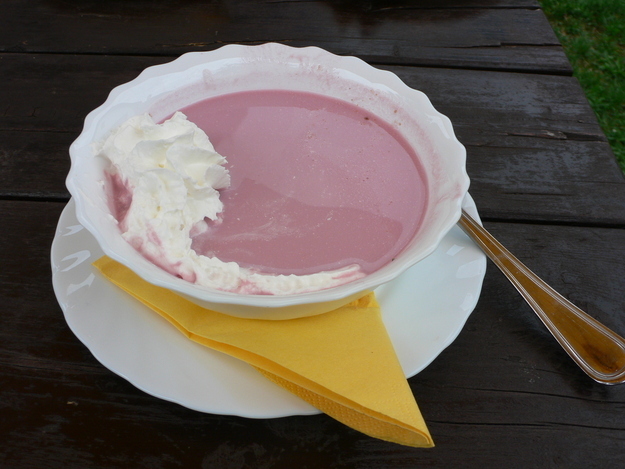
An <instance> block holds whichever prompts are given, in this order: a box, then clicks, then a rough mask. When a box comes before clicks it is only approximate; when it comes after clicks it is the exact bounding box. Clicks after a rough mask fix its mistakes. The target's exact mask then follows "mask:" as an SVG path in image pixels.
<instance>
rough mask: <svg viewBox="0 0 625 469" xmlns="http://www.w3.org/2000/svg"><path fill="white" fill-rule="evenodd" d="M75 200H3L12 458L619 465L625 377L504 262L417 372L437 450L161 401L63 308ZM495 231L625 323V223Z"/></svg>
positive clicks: (4, 377)
mask: <svg viewBox="0 0 625 469" xmlns="http://www.w3.org/2000/svg"><path fill="white" fill-rule="evenodd" d="M62 207H63V204H60V203H42V202H11V201H4V202H0V212H1V213H2V215H3V221H4V223H3V224H2V225H1V226H0V254H1V255H2V258H3V259H8V262H9V263H8V265H6V267H5V269H3V271H2V274H1V276H0V301H1V302H2V304H3V305H4V313H3V315H2V320H1V321H2V328H0V383H1V385H0V403H1V406H2V419H0V466H1V467H11V468H32V467H50V468H55V467H64V468H126V467H136V468H152V467H219V468H222V467H226V468H227V467H237V468H259V467H267V468H269V467H271V468H293V467H309V468H334V467H349V468H388V467H406V468H408V467H419V466H420V465H425V466H426V467H434V468H438V467H440V468H448V467H454V466H458V467H467V465H466V464H467V463H468V462H470V464H469V466H468V467H475V465H479V466H483V467H498V465H499V464H501V462H502V461H506V460H509V459H510V458H512V459H513V460H514V461H515V463H517V464H518V466H519V467H538V468H541V467H573V468H576V467H605V466H607V465H608V464H610V463H613V462H614V461H616V460H617V458H618V455H619V454H620V452H621V451H622V448H623V445H624V444H625V424H624V423H623V420H622V418H621V416H622V415H623V412H625V388H623V387H606V386H602V385H599V384H596V383H594V382H593V381H591V380H590V379H589V378H587V377H586V376H585V375H584V374H583V373H582V372H581V371H580V370H579V369H578V368H577V367H576V366H575V365H574V364H573V363H572V361H570V359H569V358H568V357H567V356H566V355H565V353H564V352H563V351H562V350H561V349H560V347H559V346H558V345H557V343H556V342H555V340H554V339H552V338H551V336H550V335H549V334H548V333H547V332H546V330H545V329H544V327H543V326H542V325H541V324H540V322H539V321H538V319H537V318H536V317H535V316H534V315H533V313H532V312H531V311H530V310H529V308H528V307H527V306H526V305H525V303H524V302H523V301H522V300H521V298H520V297H519V296H518V295H516V293H514V292H513V287H512V286H511V285H510V284H509V283H508V282H507V280H505V278H504V277H503V275H502V274H500V273H499V272H498V271H497V270H496V269H495V268H494V267H493V265H492V264H489V270H488V272H487V276H486V279H485V284H484V294H483V295H482V298H481V299H480V301H479V303H478V307H477V309H476V310H475V312H474V313H473V314H472V315H471V317H470V318H469V321H468V322H467V324H466V326H465V327H464V329H463V331H462V332H461V334H460V336H459V337H458V338H457V339H456V341H455V342H454V343H453V344H452V345H451V346H449V347H448V348H447V349H446V350H445V351H444V352H443V353H442V354H441V355H440V356H439V357H438V358H437V359H436V360H435V361H434V362H433V363H432V364H431V365H430V366H429V367H428V368H426V369H425V370H424V371H423V372H421V373H420V374H418V375H417V376H415V377H413V378H411V379H410V380H409V383H410V385H411V388H412V390H413V392H414V394H415V396H416V398H417V400H418V402H419V405H420V407H421V409H422V411H423V413H424V416H425V418H426V420H427V422H428V424H429V427H430V430H431V432H432V434H433V436H434V438H435V441H436V443H437V447H435V448H434V449H432V450H417V449H411V448H406V447H401V446H397V445H393V444H390V443H385V442H382V441H379V440H375V439H371V438H368V437H366V436H364V435H361V434H359V433H358V432H355V431H352V430H351V429H348V428H346V427H344V426H343V425H341V424H339V423H337V422H335V421H333V420H332V419H330V418H329V417H327V416H324V415H317V416H311V417H288V418H280V419H267V420H254V419H245V418H240V417H232V416H219V415H210V414H203V413H199V412H194V411H191V410H188V409H185V408H183V407H181V406H179V405H177V404H172V403H169V402H165V401H162V400H160V399H157V398H154V397H152V396H149V395H147V394H145V393H143V392H142V391H139V390H137V389H136V388H134V387H133V386H132V385H131V384H129V383H128V382H127V381H125V380H124V379H123V378H120V377H118V376H116V375H115V374H113V373H111V372H110V371H108V370H107V369H106V368H104V367H103V366H101V365H100V364H99V363H98V362H97V361H96V359H95V358H93V356H91V354H90V353H89V351H88V350H87V349H86V347H85V346H83V345H82V344H81V343H80V342H79V341H78V339H76V338H75V337H74V336H73V334H72V333H71V331H70V330H69V328H68V327H67V325H66V323H65V321H64V319H63V315H62V312H61V310H60V308H59V306H58V305H57V304H56V301H55V299H54V295H53V292H52V289H51V287H50V269H49V256H48V250H49V244H50V240H51V237H52V234H53V233H54V231H55V225H56V220H57V218H58V216H59V214H60V211H61V209H62ZM487 228H488V229H489V230H491V231H492V232H493V233H494V234H495V235H496V236H497V237H498V238H499V239H500V240H501V241H502V242H503V243H504V244H506V245H507V246H508V247H509V248H510V249H511V250H512V251H513V252H515V253H516V254H517V255H518V257H519V258H521V259H522V260H524V261H525V262H526V263H527V264H528V265H529V266H530V267H532V268H533V269H534V270H535V271H536V272H537V273H539V274H540V275H542V276H543V277H544V278H545V279H547V280H549V281H550V283H552V284H553V285H554V287H556V288H557V289H559V290H560V291H561V292H562V293H563V294H565V295H566V296H568V297H570V298H571V299H572V300H573V301H575V302H576V303H578V304H579V305H580V306H582V307H584V308H586V310H587V311H589V312H590V313H591V314H593V315H594V316H595V317H597V318H599V319H601V320H602V321H604V322H605V323H606V324H608V325H609V326H611V327H612V328H613V329H614V330H616V331H618V332H620V333H621V334H625V317H624V316H623V315H622V311H623V310H624V309H625V299H624V298H623V297H622V295H620V294H619V292H621V291H622V290H623V288H625V282H624V281H623V279H625V266H624V265H623V263H622V262H620V260H621V259H623V257H624V256H625V236H623V235H624V234H625V233H624V232H623V230H615V229H605V228H576V227H564V226H537V225H522V224H509V223H489V224H487ZM23 233H30V236H28V237H25V236H22V234H23ZM15 252H19V253H21V255H20V256H15V255H11V253H15ZM582 263H583V266H584V268H583V271H581V270H580V268H579V266H580V264H582ZM129 359H131V357H129ZM372 385H375V383H372Z"/></svg>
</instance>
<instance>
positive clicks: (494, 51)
mask: <svg viewBox="0 0 625 469" xmlns="http://www.w3.org/2000/svg"><path fill="white" fill-rule="evenodd" d="M3 14H4V15H6V16H7V17H8V18H11V21H9V22H7V24H6V25H5V27H4V28H2V29H1V30H0V51H5V52H54V53H90V54H92V53H96V54H135V55H146V54H149V55H154V54H156V55H168V56H172V55H179V54H181V53H184V52H188V51H193V50H210V49H214V48H217V47H219V46H221V45H223V44H225V43H232V42H237V43H247V44H258V43H261V42H274V41H275V42H284V43H287V44H290V45H293V46H307V45H317V46H320V47H323V48H326V49H328V50H329V51H331V52H334V53H337V54H347V55H356V56H359V57H362V58H364V59H366V60H370V61H377V62H382V63H404V64H407V63H410V64H420V65H431V66H454V67H469V68H486V69H502V70H528V71H530V70H531V71H536V70H538V71H542V72H550V73H559V74H570V73H571V68H570V65H569V63H568V61H567V59H566V56H565V55H564V53H563V51H562V48H561V47H560V44H559V43H558V41H557V39H556V37H555V35H554V33H553V31H552V30H551V27H550V26H549V24H548V22H547V20H546V19H545V16H544V14H543V13H542V11H541V10H540V9H538V6H537V3H536V2H535V1H525V0H521V1H496V0H495V1H474V2H470V3H467V2H459V1H456V2H444V3H443V4H440V5H438V6H437V7H436V8H433V7H432V4H431V3H429V2H423V1H422V2H415V3H414V5H411V6H410V7H406V6H404V5H402V4H401V3H399V2H394V1H386V2H324V1H306V2H297V1H295V2H293V1H279V2H255V1H249V0H248V1H243V0H238V1H221V2H210V3H205V2H197V1H191V2H165V3H160V2H146V1H141V2H92V1H87V0H83V1H78V2H62V1H43V0H40V1H36V2H33V1H25V0H11V1H8V2H4V3H3ZM181 24H184V27H174V26H172V25H181ZM41 25H45V27H42V26H41ZM450 25H453V27H452V28H450ZM504 25H505V27H503V26H504Z"/></svg>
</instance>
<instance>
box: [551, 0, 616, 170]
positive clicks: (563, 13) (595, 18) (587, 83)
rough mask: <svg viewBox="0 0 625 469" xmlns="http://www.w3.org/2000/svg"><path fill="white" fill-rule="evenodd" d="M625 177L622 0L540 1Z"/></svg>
mask: <svg viewBox="0 0 625 469" xmlns="http://www.w3.org/2000/svg"><path fill="white" fill-rule="evenodd" d="M540 2H541V5H542V7H543V11H544V12H545V14H546V15H547V18H548V19H549V22H550V23H551V26H552V27H553V29H554V30H555V32H556V34H557V36H558V38H559V39H560V42H561V43H562V46H563V47H564V50H565V52H566V55H567V57H568V58H569V60H570V62H571V64H572V66H573V74H574V76H575V77H577V79H578V80H579V82H580V83H581V85H582V88H583V89H584V92H585V93H586V96H587V97H588V100H589V101H590V105H591V106H592V108H593V110H594V111H595V114H596V115H597V118H598V120H599V124H600V125H601V128H602V129H603V132H604V133H605V135H606V137H607V138H608V141H609V142H610V146H611V147H612V150H613V151H614V154H615V156H616V159H617V162H618V163H619V165H620V167H621V169H622V170H623V172H624V173H625V0H540Z"/></svg>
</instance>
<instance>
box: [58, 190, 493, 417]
mask: <svg viewBox="0 0 625 469" xmlns="http://www.w3.org/2000/svg"><path fill="white" fill-rule="evenodd" d="M464 206H465V209H466V210H467V211H468V212H469V213H470V214H471V215H473V216H474V217H477V216H478V214H477V210H476V208H475V204H474V203H473V200H472V199H471V198H470V196H468V195H467V197H466V198H465V201H464ZM102 255H103V252H102V250H101V249H100V247H99V245H98V243H97V242H96V241H95V239H94V238H93V236H91V234H90V233H89V232H88V231H87V230H86V229H84V228H83V227H82V226H81V225H80V224H79V223H78V221H77V219H76V215H75V206H74V203H73V201H70V202H69V204H68V205H67V207H66V208H65V210H64V211H63V213H62V215H61V218H60V220H59V224H58V227H57V231H56V235H55V238H54V241H53V243H52V281H53V286H54V291H55V293H56V296H57V299H58V301H59V304H60V305H61V308H62V309H63V312H64V314H65V319H66V321H67V323H68V324H69V326H70V328H71V329H72V331H73V332H74V334H76V336H77V337H78V338H79V339H80V340H81V341H82V342H83V343H84V344H85V345H86V346H87V347H88V348H89V350H90V351H91V353H93V355H94V356H95V357H96V358H97V359H98V360H99V361H100V362H101V363H102V364H103V365H104V366H106V367H107V368H108V369H110V370H111V371H113V372H115V373H117V374H118V375H120V376H122V377H124V378H125V379H127V380H128V381H130V382H131V383H132V384H133V385H135V386H136V387H138V388H139V389H142V390H143V391H145V392H147V393H148V394H151V395H153V396H156V397H159V398H162V399H166V400H168V401H172V402H176V403H178V404H181V405H183V406H185V407H188V408H191V409H195V410H198V411H201V412H209V413H214V414H226V415H238V416H242V417H251V418H272V417H283V416H289V415H310V414H316V413H319V411H318V410H317V409H315V408H314V407H312V406H310V405H309V404H307V403H305V402H304V401H302V400H300V399H299V398H297V397H296V396H294V395H292V394H290V393H289V392H287V391H285V390H283V389H282V388H280V387H278V386H277V385H275V384H273V383H272V382H270V381H268V380H267V379H265V378H264V377H263V376H261V375H260V374H259V373H258V372H257V371H256V370H254V369H253V368H252V367H251V366H249V365H247V364H246V363H243V362H241V361H239V360H237V359H235V358H232V357H230V356H227V355H224V354H222V353H219V352H215V351H213V350H210V349H208V348H206V347H203V346H201V345H198V344H196V343H194V342H192V341H190V340H188V339H187V338H185V337H184V336H183V335H182V334H181V333H179V332H178V330H176V329H175V328H174V327H173V326H171V325H170V324H169V323H168V322H166V321H165V320H164V319H162V318H161V317H160V316H158V315H157V314H155V313H154V312H152V311H151V310H149V309H148V308H147V307H145V306H143V305H142V304H140V303H139V302H138V301H136V300H134V299H133V298H131V297H130V296H129V295H127V294H125V293H123V292H122V291H121V290H119V289H118V288H117V287H115V286H114V285H112V284H111V283H109V282H108V281H106V280H104V279H103V278H102V277H101V276H99V275H98V273H97V271H96V269H95V268H94V267H93V266H92V265H91V264H92V262H93V261H95V260H96V259H98V258H99V257H100V256H102ZM485 273H486V257H485V256H484V254H483V253H482V252H481V251H480V250H479V248H477V247H476V246H475V245H474V244H473V242H472V241H470V240H469V238H468V237H467V236H466V235H465V234H464V233H463V232H462V230H461V229H460V228H458V227H457V226H456V227H454V228H453V229H452V230H451V231H450V232H449V233H448V235H447V236H446V237H445V238H444V239H443V241H442V242H441V243H440V245H439V246H438V248H437V249H436V251H435V252H434V253H433V254H431V255H430V256H429V257H427V258H426V259H425V260H423V261H421V262H419V263H418V264H417V265H416V266H414V267H412V268H411V269H410V270H408V271H407V272H405V273H404V274H403V275H402V276H400V277H399V278H397V279H395V280H393V281H392V282H390V283H388V284H386V285H383V286H382V287H379V288H378V289H377V290H376V294H377V297H378V300H379V302H380V304H381V306H382V311H383V318H384V323H385V325H386V327H387V329H388V332H389V335H390V337H391V340H392V341H393V344H394V345H395V349H396V351H397V355H398V357H399V360H400V362H401V364H402V367H403V369H404V372H405V374H406V376H407V377H410V376H413V375H415V374H416V373H418V372H419V371H421V370H423V369H424V368H425V367H426V366H427V365H428V364H429V363H430V362H432V360H434V359H435V358H436V357H437V356H438V355H439V354H440V353H441V352H442V351H443V350H444V349H445V348H446V347H447V346H448V345H449V344H451V342H452V341H453V340H454V339H455V338H456V337H457V335H458V334H459V333H460V330H461V329H462V327H463V325H464V323H465V322H466V320H467V318H468V317H469V315H470V314H471V312H472V311H473V308H474V307H475V305H476V303H477V300H478V298H479V295H480V291H481V288H482V281H483V279H484V275H485Z"/></svg>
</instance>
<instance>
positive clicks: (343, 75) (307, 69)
mask: <svg viewBox="0 0 625 469" xmlns="http://www.w3.org/2000/svg"><path fill="white" fill-rule="evenodd" d="M262 89H284V90H293V91H308V92H313V93H318V94H322V95H326V96H330V97H333V98H338V99H341V100H344V101H347V102H350V103H352V104H356V105H358V106H360V107H362V108H364V109H365V110H367V111H369V112H371V113H373V114H375V115H377V116H378V117H380V118H382V119H383V120H385V121H387V122H398V121H399V122H401V124H402V125H401V126H400V127H399V128H400V129H401V130H400V133H401V134H402V136H403V137H404V138H405V139H406V140H407V141H408V143H409V144H410V145H411V146H412V148H413V149H414V150H415V152H416V154H417V155H419V158H420V162H421V164H422V166H423V168H424V170H425V173H426V179H427V181H428V191H429V193H428V206H427V207H426V210H425V215H424V219H423V221H422V224H421V227H420V229H419V230H418V232H417V234H416V235H415V236H414V238H413V239H412V240H411V241H410V243H409V244H408V246H407V247H406V248H405V249H404V250H403V251H402V252H401V253H400V254H399V255H398V256H397V257H396V258H395V260H394V262H392V263H389V264H388V265H386V266H384V267H383V268H381V269H379V270H378V271H376V272H374V273H371V274H369V275H367V276H365V277H363V278H361V279H359V280H356V281H353V282H351V283H347V284H344V285H341V286H338V287H334V288H330V289H326V290H319V291H315V292H310V293H304V294H295V295H274V296H272V295H246V294H236V293H229V292H224V291H219V290H214V289H209V288H206V287H201V286H198V285H195V284H192V283H189V282H187V281H185V280H182V279H180V278H177V277H175V276H173V275H171V274H169V273H167V272H165V271H164V270H162V269H160V268H159V267H157V266H155V265H154V264H152V263H151V262H149V261H148V260H146V259H145V258H144V257H143V256H141V255H140V254H139V253H138V252H137V251H135V250H134V249H133V248H132V247H131V246H130V245H129V244H128V243H127V242H126V241H125V240H124V239H123V238H122V236H121V233H120V231H119V228H118V226H117V223H116V221H115V219H114V217H113V216H112V215H111V213H110V210H109V205H108V202H107V197H106V194H105V191H104V188H103V184H102V181H103V178H104V171H105V169H106V168H105V167H104V164H105V163H104V162H103V159H101V158H95V157H94V156H93V153H92V148H91V145H92V143H93V142H95V141H98V140H101V139H103V138H104V137H105V136H106V135H107V134H108V133H109V132H110V131H111V130H112V129H114V128H115V127H117V126H119V125H120V124H121V123H123V122H124V121H126V120H127V119H128V118H130V117H132V116H134V115H137V114H142V113H145V112H149V113H150V114H152V116H153V117H154V119H155V121H160V120H162V119H164V118H166V117H168V116H169V115H171V114H172V113H173V112H174V111H176V110H178V109H180V108H183V107H185V106H187V105H189V104H192V103H194V102H198V101H200V100H203V99H206V98H208V97H212V96H217V95H221V94H226V93H233V92H237V91H246V90H262ZM397 110H399V112H397ZM70 156H71V163H72V164H71V170H70V172H69V175H68V177H67V187H68V189H69V192H70V193H71V195H72V197H73V199H74V200H75V203H76V215H77V217H78V220H79V221H80V223H81V224H83V225H84V226H85V228H87V229H88V230H89V231H90V232H91V233H92V234H93V236H94V237H95V238H96V240H97V241H98V243H99V244H100V246H101V247H102V249H103V251H104V252H105V253H106V254H107V255H108V256H109V257H111V258H113V259H115V260H117V261H118V262H121V263H122V264H124V265H126V266H127V267H129V268H130V269H132V270H133V271H134V272H135V273H137V274H138V275H139V276H140V277H142V278H143V279H144V280H146V281H148V282H150V283H152V284H154V285H157V286H161V287H164V288H167V289H169V290H172V291H174V292H176V293H178V294H179V295H181V296H183V297H185V298H187V299H189V300H191V301H193V302H195V303H197V304H199V305H201V306H203V307H206V308H210V309H213V310H216V311H219V312H222V313H226V314H231V315H235V316H240V317H250V318H263V319H287V318H295V317H303V316H311V315H315V314H320V313H324V312H327V311H331V310H333V309H335V308H338V307H339V306H342V305H343V304H346V303H348V302H350V301H352V300H354V299H357V298H358V297H360V296H362V295H363V294H365V293H367V292H369V291H372V290H373V289H375V288H376V287H377V286H379V285H382V284H384V283H386V282H389V281H391V280H393V279H395V278H396V277H397V276H399V275H400V274H401V273H403V272H404V271H406V270H407V269H408V268H409V267H411V266H413V265H414V264H415V263H417V262H419V261H420V260H422V259H423V258H425V257H426V256H428V255H429V254H430V253H432V252H433V251H434V249H435V248H436V246H437V245H438V244H439V242H440V241H441V239H442V238H443V236H445V234H446V233H447V232H448V231H449V230H450V229H451V228H452V227H453V226H454V225H455V223H456V222H457V221H458V219H459V217H460V211H461V203H462V199H463V197H464V195H465V193H466V192H467V190H468V187H469V178H468V176H467V174H466V170H465V158H466V153H465V149H464V147H463V146H462V145H461V144H460V143H459V142H458V140H457V139H456V137H455V135H454V132H453V128H452V125H451V122H450V121H449V119H448V118H447V117H445V116H443V115H442V114H440V113H439V112H437V111H436V110H435V109H434V107H433V106H432V104H431V103H430V101H429V99H428V98H427V97H426V95H425V94H423V93H422V92H420V91H416V90H414V89H411V88H409V87H408V86H407V85H406V84H404V83H403V82H402V81H401V80H400V79H399V78H398V77H397V76H396V75H394V74H393V73H390V72H388V71H383V70H379V69H376V68H374V67H371V66H370V65H368V64H367V63H365V62H363V61H362V60H360V59H357V58H355V57H340V56H337V55H334V54H331V53H329V52H327V51H324V50H322V49H319V48H316V47H305V48H293V47H288V46H284V45H280V44H275V43H269V44H263V45H259V46H240V45H228V46H224V47H222V48H220V49H217V50H215V51H210V52H191V53H188V54H184V55H182V56H181V57H179V58H178V59H176V60H174V61H172V62H170V63H167V64H164V65H158V66H154V67H149V68H147V69H146V70H144V71H143V72H142V73H141V74H140V75H139V76H138V77H137V78H136V79H134V80H132V81H131V82H129V83H126V84H123V85H121V86H118V87H117V88H115V89H113V91H112V92H111V93H110V95H109V97H108V99H107V100H106V102H105V103H104V104H103V105H101V106H100V107H98V108H97V109H95V110H94V111H92V112H91V113H90V114H89V115H88V116H87V118H86V119H85V125H84V129H83V131H82V133H81V134H80V136H79V137H78V138H77V139H76V141H74V143H73V144H72V145H71V147H70Z"/></svg>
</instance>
